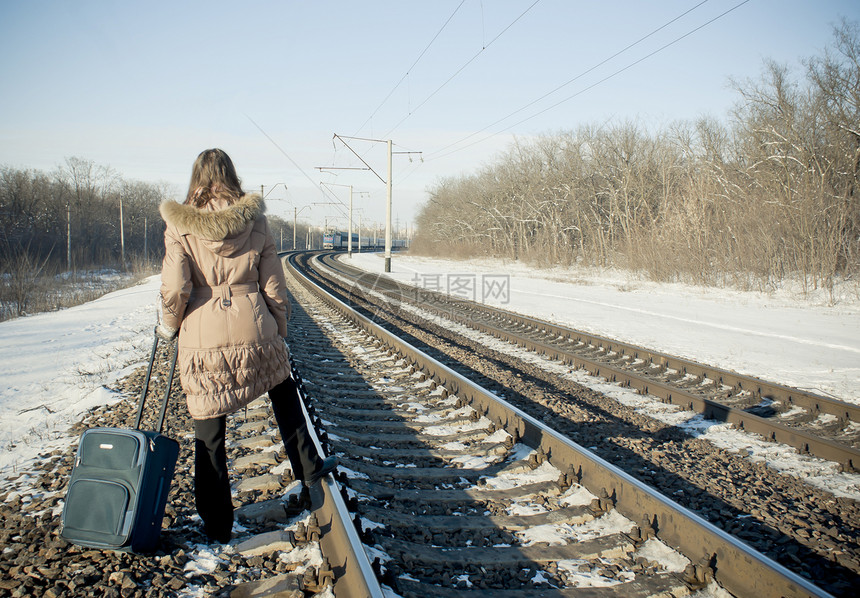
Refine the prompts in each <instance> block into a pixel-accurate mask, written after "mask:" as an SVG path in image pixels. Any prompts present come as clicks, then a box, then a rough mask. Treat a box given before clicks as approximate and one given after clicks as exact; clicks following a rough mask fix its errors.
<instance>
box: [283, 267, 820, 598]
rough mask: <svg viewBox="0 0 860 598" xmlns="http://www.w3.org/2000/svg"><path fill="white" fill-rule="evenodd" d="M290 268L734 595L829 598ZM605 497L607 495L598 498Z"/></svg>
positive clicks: (328, 300) (323, 297) (336, 306)
mask: <svg viewBox="0 0 860 598" xmlns="http://www.w3.org/2000/svg"><path fill="white" fill-rule="evenodd" d="M288 266H289V268H290V271H291V273H292V274H293V276H294V277H295V278H296V280H298V281H300V282H301V283H302V284H303V285H304V286H305V287H306V288H308V289H309V290H311V291H312V292H314V293H315V294H316V295H317V296H318V297H319V298H320V299H321V300H323V301H324V302H325V303H327V304H328V305H329V306H331V307H332V308H333V309H335V310H337V311H338V312H340V313H341V314H342V315H343V316H344V317H346V318H347V319H348V320H350V321H352V322H353V323H354V324H355V325H356V326H358V327H360V328H362V329H364V330H365V331H367V332H368V333H369V334H372V335H373V336H375V337H376V338H377V339H379V341H380V342H381V343H382V344H383V345H385V346H386V347H388V348H389V349H390V350H391V351H396V352H397V353H399V354H400V355H402V356H404V357H405V358H406V359H407V361H408V362H409V363H411V364H412V365H413V366H414V367H415V368H416V369H418V370H420V371H422V372H423V373H425V374H426V375H427V376H428V377H429V378H430V379H432V380H433V381H434V382H435V383H436V384H439V385H443V386H444V387H445V388H447V389H448V390H449V391H451V392H453V393H455V394H456V395H457V396H458V397H459V398H461V399H463V400H465V401H467V402H468V403H469V404H471V406H472V407H473V408H474V409H475V410H476V411H478V412H479V413H482V414H484V415H486V416H487V417H488V418H490V419H491V420H493V421H495V422H496V423H497V424H498V425H499V426H500V427H502V428H504V429H505V430H506V431H507V432H508V433H510V434H511V435H513V436H515V437H516V436H518V437H520V438H522V439H525V440H526V441H527V443H530V444H531V445H532V446H534V447H539V448H541V449H542V450H544V452H545V453H546V454H547V456H548V458H549V461H550V463H552V464H553V465H554V466H555V467H557V468H558V469H559V470H561V471H563V472H564V471H572V472H574V473H575V475H576V476H577V478H578V479H579V482H580V483H581V484H582V485H583V486H585V487H586V488H588V489H589V490H591V491H594V490H598V491H601V490H605V491H606V495H607V496H608V497H609V499H610V500H612V501H613V503H614V505H615V507H616V508H617V509H618V510H619V512H621V514H622V515H624V516H626V517H628V518H629V519H631V520H633V521H638V522H643V526H644V527H647V528H651V529H653V531H654V532H656V534H657V535H658V537H659V538H660V539H661V540H662V541H663V542H665V543H667V544H669V545H670V546H672V547H674V548H676V549H678V550H679V551H680V552H681V553H682V554H684V555H686V556H687V557H688V558H690V559H691V560H692V561H693V562H694V563H698V564H699V566H700V567H701V568H704V569H705V570H706V572H707V573H708V574H710V575H713V577H714V579H715V580H716V581H717V582H718V583H720V584H721V585H722V586H723V587H724V588H725V589H726V590H728V591H729V592H731V593H732V594H734V595H736V596H757V597H759V598H771V597H773V598H776V597H786V598H788V597H801V596H807V597H809V596H817V597H821V598H824V597H827V596H830V594H828V593H827V592H824V591H823V590H821V589H820V588H818V587H816V586H815V585H814V584H812V583H811V582H809V581H808V580H806V579H804V578H802V577H800V576H799V575H797V574H795V573H793V572H791V571H789V570H788V569H786V568H785V567H783V566H782V565H780V564H778V563H776V562H775V561H773V560H771V559H769V558H768V557H766V556H764V555H762V554H761V553H759V552H757V551H755V550H753V549H752V548H750V547H749V546H747V545H746V544H744V543H743V542H741V541H740V540H738V539H737V538H735V537H733V536H731V535H729V534H727V533H726V532H724V531H722V530H720V529H718V528H717V527H715V526H714V525H712V524H711V523H709V522H707V521H705V520H704V519H702V518H701V517H699V516H698V515H696V514H695V513H693V512H691V511H689V510H688V509H685V508H684V507H682V506H680V505H678V504H677V503H675V502H673V501H672V500H670V499H668V498H666V497H665V496H663V495H661V494H659V493H658V492H656V491H655V490H653V489H652V488H650V487H648V486H647V485H645V484H643V483H641V482H639V481H638V480H636V479H635V478H633V477H632V476H630V475H628V474H627V473H625V472H624V471H622V470H620V469H619V468H617V467H615V466H614V465H612V464H611V463H609V462H607V461H605V460H603V459H601V458H600V457H598V456H597V455H595V454H593V453H591V452H590V451H588V450H587V449H585V448H584V447H582V446H580V445H578V444H576V443H575V442H572V441H571V440H569V439H567V438H565V437H563V436H561V435H560V434H558V433H557V432H555V431H554V430H552V429H550V428H548V427H547V426H546V425H544V424H543V423H542V422H541V421H539V420H537V419H535V418H534V417H532V416H530V415H528V414H527V413H525V412H523V411H522V410H520V409H518V408H516V407H514V406H513V405H510V404H509V403H507V402H506V401H504V400H502V399H500V398H499V397H497V396H496V395H495V394H493V393H491V392H489V391H487V390H485V389H483V388H482V387H480V386H478V385H477V384H475V383H473V382H471V381H470V380H468V379H467V378H465V377H464V376H462V375H460V374H458V373H457V372H455V371H453V370H452V369H450V368H448V367H447V366H445V365H443V364H441V363H440V362H438V361H436V360H435V359H433V358H432V357H430V356H428V355H426V354H425V353H423V352H421V351H419V350H418V349H416V348H415V347H413V346H412V345H410V344H408V343H407V342H405V341H404V340H402V339H400V338H398V337H396V336H395V335H393V334H392V333H390V332H388V331H387V330H385V329H384V328H382V327H381V326H378V325H377V324H374V323H373V322H372V321H370V319H368V318H366V317H365V316H363V315H361V314H359V313H358V312H357V311H356V310H354V309H352V308H351V307H349V306H347V305H346V304H345V303H343V302H342V301H340V300H339V299H337V298H335V297H334V296H332V295H330V294H329V293H326V292H324V291H322V290H321V289H319V288H318V287H317V286H316V285H315V284H314V283H313V282H312V281H311V280H310V279H309V278H308V277H307V276H305V275H304V274H303V273H301V272H300V270H299V267H298V265H296V264H294V263H293V260H290V261H289V263H288ZM600 494H601V495H603V494H604V493H603V492H602V491H601V492H600Z"/></svg>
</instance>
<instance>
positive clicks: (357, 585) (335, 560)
mask: <svg viewBox="0 0 860 598" xmlns="http://www.w3.org/2000/svg"><path fill="white" fill-rule="evenodd" d="M288 260H289V257H287V259H286V260H284V261H285V263H288ZM285 269H286V268H285ZM292 373H293V376H300V373H299V372H298V370H296V369H295V367H293V372H292ZM298 381H299V380H297V383H298ZM297 387H298V388H299V392H300V393H301V396H302V398H303V399H304V398H306V396H305V394H304V391H303V390H301V389H302V388H303V385H302V384H297ZM300 404H301V406H302V413H303V414H304V417H305V421H306V424H307V426H308V432H309V434H310V436H311V439H312V440H313V443H314V445H315V446H316V449H317V452H318V453H319V454H320V455H323V454H325V453H324V451H323V447H322V444H321V443H320V440H319V437H318V436H317V434H316V430H315V428H314V426H313V424H312V421H311V418H310V415H309V414H308V412H307V408H306V407H305V401H304V400H302V401H300ZM310 495H311V506H312V508H313V510H314V514H315V515H316V518H317V525H318V526H319V528H320V538H319V543H320V550H321V551H322V553H323V555H324V556H325V557H326V558H327V559H328V563H329V566H330V567H331V571H332V573H333V574H334V580H333V581H334V587H333V591H334V595H335V596H336V597H337V598H384V593H383V591H382V588H381V587H380V585H379V581H378V580H377V579H376V574H375V573H374V571H373V567H372V566H371V564H370V561H369V560H368V558H367V553H366V552H365V551H364V545H363V544H362V542H361V539H360V538H359V536H358V532H357V531H356V529H355V525H353V523H352V516H351V514H350V512H349V509H348V508H347V506H346V503H345V502H344V500H343V497H342V496H341V495H340V492H339V491H338V489H337V485H336V482H335V481H334V478H333V477H332V476H331V475H327V476H325V477H324V478H322V480H321V482H320V483H319V484H315V485H313V486H312V487H311V488H310Z"/></svg>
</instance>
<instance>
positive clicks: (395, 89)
mask: <svg viewBox="0 0 860 598" xmlns="http://www.w3.org/2000/svg"><path fill="white" fill-rule="evenodd" d="M465 3H466V0H462V1H461V2H460V4H458V5H457V8H455V9H454V12H452V13H451V16H450V17H448V20H447V21H445V23H444V24H443V25H442V27H441V28H440V29H439V31H437V32H436V35H434V36H433V39H431V40H430V43H429V44H427V47H425V48H424V49H423V50H422V51H421V53H420V54H419V55H418V58H416V59H415V62H413V63H412V66H410V67H409V68H408V69H406V72H405V73H404V74H403V76H402V77H400V81H398V82H397V83H396V84H395V86H394V87H392V88H391V91H389V92H388V95H387V96H385V98H384V99H383V100H382V101H381V102H380V103H379V106H377V107H376V109H375V110H374V111H373V112H372V113H371V115H370V116H368V117H367V120H365V121H364V122H363V123H362V124H361V126H360V127H359V128H358V131H356V132H355V135H358V134H359V133H360V132H361V131H362V129H364V127H365V125H367V123H369V122H370V121H371V120H372V119H373V117H374V116H376V113H377V112H379V109H380V108H382V106H384V105H385V102H387V101H388V98H390V97H391V95H392V94H393V93H394V92H395V91H397V88H398V87H400V85H401V84H402V83H403V82H404V81H405V80H406V77H408V76H409V73H411V72H412V69H414V68H415V66H416V65H417V64H418V61H420V60H421V59H422V58H423V57H424V54H426V53H427V50H429V49H430V46H432V45H433V42H435V41H436V38H437V37H439V35H440V34H441V33H442V31H444V30H445V27H447V26H448V23H450V22H451V19H453V18H454V15H456V14H457V12H458V11H459V10H460V8H461V7H462V6H463V4H465Z"/></svg>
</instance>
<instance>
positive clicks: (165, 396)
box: [134, 334, 179, 434]
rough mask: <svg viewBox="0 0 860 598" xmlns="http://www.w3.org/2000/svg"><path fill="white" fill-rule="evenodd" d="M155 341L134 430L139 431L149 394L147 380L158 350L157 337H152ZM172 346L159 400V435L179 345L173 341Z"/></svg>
mask: <svg viewBox="0 0 860 598" xmlns="http://www.w3.org/2000/svg"><path fill="white" fill-rule="evenodd" d="M154 336H155V340H154V341H153V342H152V354H151V355H150V356H149V365H148V366H147V367H146V379H145V380H144V381H143V390H141V391H140V404H139V405H138V407H137V419H136V420H135V422H134V429H135V430H139V429H140V420H141V419H143V406H144V405H145V404H146V395H147V393H148V392H149V379H150V377H151V376H152V364H153V363H155V352H156V350H157V349H158V335H157V334H156V335H154ZM171 344H172V345H173V356H172V357H171V358H170V374H168V377H167V388H166V389H165V391H164V398H163V399H162V400H161V413H160V414H159V416H158V433H159V434H161V431H162V429H163V428H164V417H165V415H167V402H168V401H169V400H170V390H171V388H172V387H173V373H174V372H175V371H176V356H177V355H178V354H179V343H178V342H176V341H175V340H174V341H173V342H172V343H171Z"/></svg>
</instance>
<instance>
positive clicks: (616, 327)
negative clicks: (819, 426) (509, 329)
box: [341, 253, 860, 403]
mask: <svg viewBox="0 0 860 598" xmlns="http://www.w3.org/2000/svg"><path fill="white" fill-rule="evenodd" d="M341 259H343V260H345V261H348V262H349V263H351V264H353V265H355V266H357V267H359V268H363V269H365V270H368V271H369V272H383V271H384V260H383V259H382V255H381V254H378V253H361V254H359V253H353V255H352V258H347V257H342V258H341ZM391 270H392V271H391V273H389V274H388V276H391V277H392V278H394V279H395V280H397V281H399V282H402V283H406V284H412V285H415V286H417V287H418V288H419V289H421V288H423V289H428V290H430V289H433V290H439V291H441V292H443V293H446V292H450V293H451V294H452V295H456V296H460V297H464V298H469V299H475V300H477V301H479V302H483V303H486V304H488V305H494V306H498V307H502V308H504V309H508V310H510V311H515V312H519V313H522V314H525V315H530V316H533V317H536V318H540V319H544V320H549V321H552V322H556V323H559V324H562V325H565V326H569V327H571V328H575V329H577V330H582V331H584V332H588V333H591V334H597V335H601V336H606V337H609V338H613V339H618V340H624V341H626V342H630V343H634V344H637V345H642V346H645V347H648V348H650V349H654V350H657V351H662V352H664V353H669V354H672V355H676V356H678V357H685V358H688V359H693V360H696V361H701V362H704V363H707V364H711V365H716V366H719V367H722V368H724V369H729V370H733V371H736V372H739V373H743V374H748V375H753V376H758V377H759V378H764V379H767V380H770V381H774V382H779V383H781V384H787V385H789V386H793V387H796V388H800V389H804V390H809V391H812V392H816V393H819V394H823V395H830V396H834V397H836V398H839V399H841V400H844V401H850V402H853V403H860V384H857V382H858V380H860V287H858V286H857V285H856V283H854V284H853V285H852V284H845V285H843V286H841V287H838V288H837V289H836V292H835V293H834V295H835V299H836V302H835V304H834V305H830V304H829V301H830V296H829V294H827V293H824V292H821V291H819V292H818V293H813V294H810V295H809V297H807V298H806V299H802V298H797V293H796V292H795V293H794V294H792V293H791V292H790V291H788V290H786V291H779V292H776V293H771V294H764V293H756V292H742V291H735V290H730V289H714V288H707V287H697V286H691V285H684V284H662V283H655V282H650V281H647V280H640V279H637V278H636V277H634V276H633V275H632V274H629V273H627V272H621V271H616V270H596V269H585V268H553V269H548V270H538V269H535V268H531V267H528V266H526V265H524V264H521V263H519V262H510V261H502V260H490V259H481V260H472V261H456V260H443V259H431V258H423V257H413V256H406V255H397V254H395V255H394V256H393V257H392V259H391ZM505 284H507V285H508V289H507V290H508V291H509V292H507V293H506V292H504V290H503V288H502V287H503V286H504V285H505Z"/></svg>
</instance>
